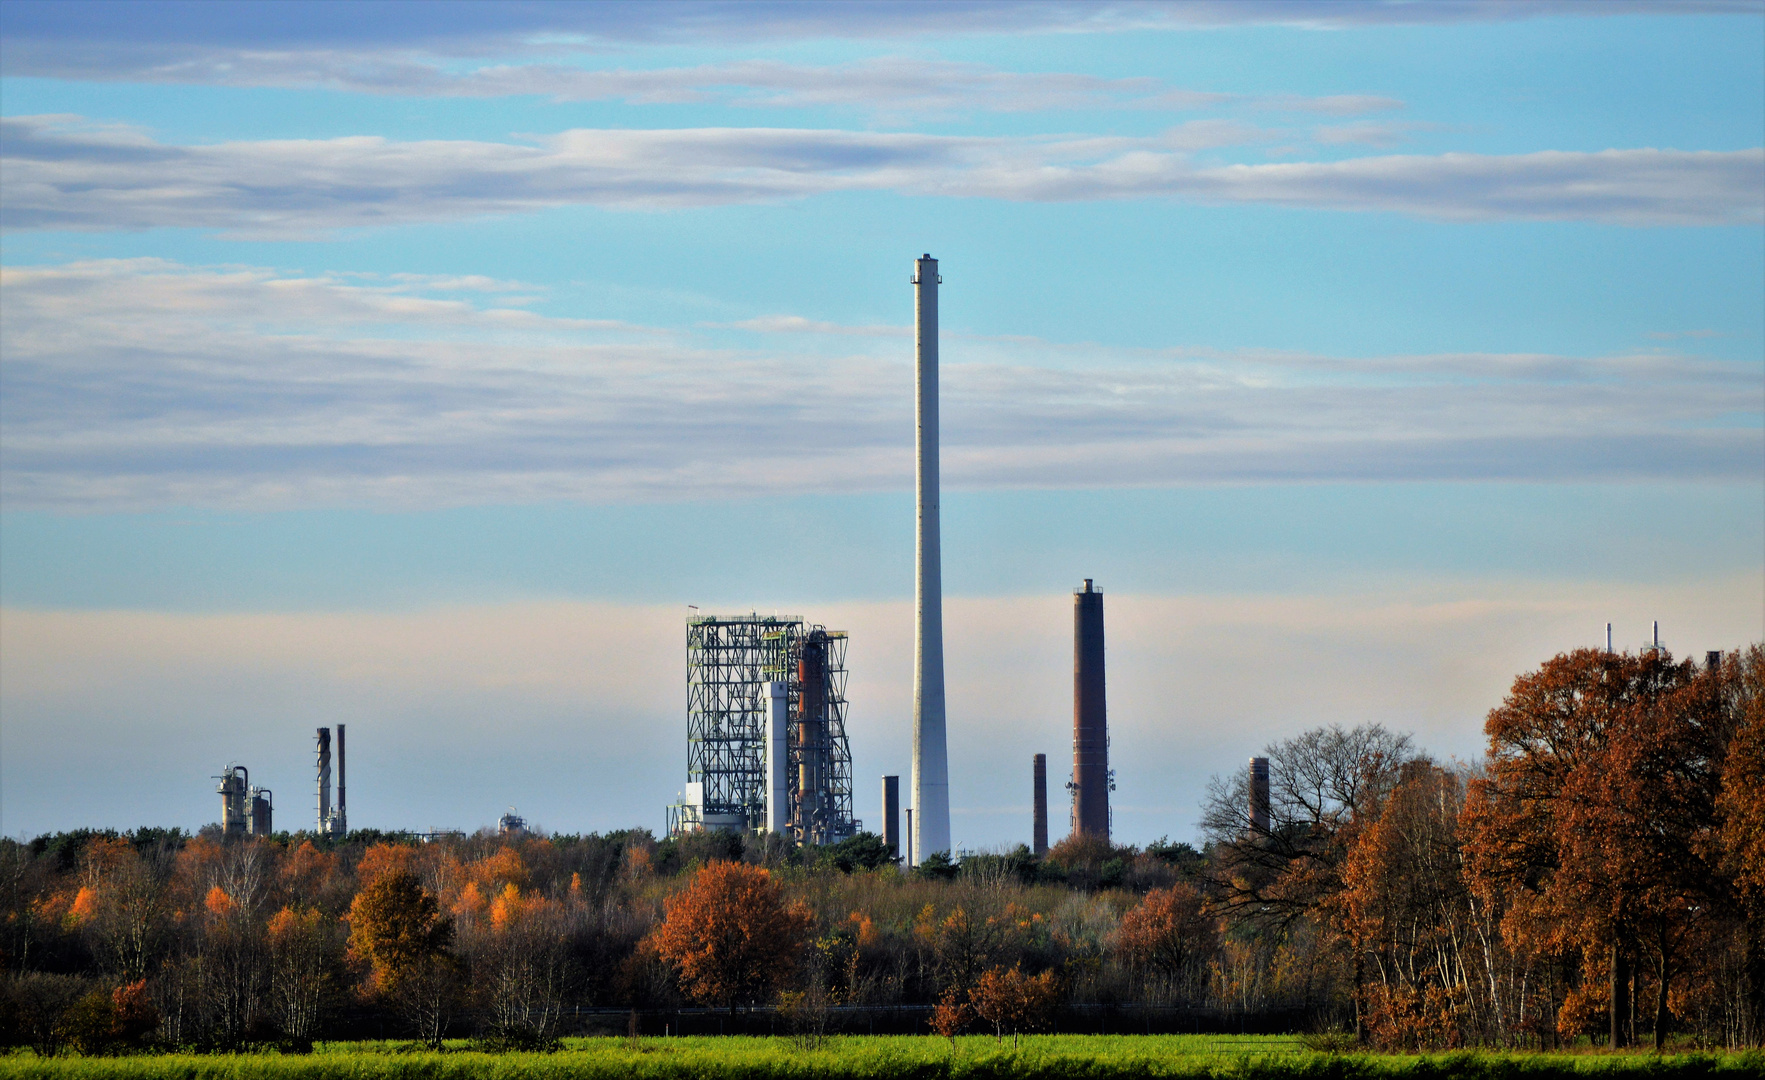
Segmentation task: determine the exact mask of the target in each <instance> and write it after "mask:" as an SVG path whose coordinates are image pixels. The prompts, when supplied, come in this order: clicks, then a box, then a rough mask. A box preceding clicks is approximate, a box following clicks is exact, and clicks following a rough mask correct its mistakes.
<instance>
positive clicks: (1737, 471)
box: [0, 0, 1765, 850]
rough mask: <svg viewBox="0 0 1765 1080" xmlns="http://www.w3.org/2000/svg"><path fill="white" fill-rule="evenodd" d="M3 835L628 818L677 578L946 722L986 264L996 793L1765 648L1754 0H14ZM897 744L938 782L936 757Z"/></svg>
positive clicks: (963, 697) (672, 771)
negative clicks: (321, 770)
mask: <svg viewBox="0 0 1765 1080" xmlns="http://www.w3.org/2000/svg"><path fill="white" fill-rule="evenodd" d="M0 116H3V120H0V124H3V126H0V834H4V835H10V836H28V835H35V834H38V833H42V832H47V831H53V830H60V829H71V828H78V827H111V828H119V829H127V828H134V827H138V826H142V825H165V826H181V827H183V828H185V829H195V828H197V827H199V826H201V825H203V824H205V823H207V822H210V821H213V820H216V819H217V818H218V816H219V809H218V804H219V799H218V797H217V796H216V795H215V794H214V786H215V780H214V779H213V777H214V776H215V775H216V774H218V773H219V772H220V771H221V770H222V768H223V767H225V766H226V765H228V764H230V763H234V762H237V763H240V764H243V765H245V766H246V767H247V768H249V769H250V774H251V778H252V781H253V782H254V783H256V784H260V785H262V786H265V787H268V788H270V789H272V791H273V792H274V793H275V805H276V822H277V825H278V826H279V827H282V828H294V827H300V826H301V825H303V824H306V823H308V822H309V821H310V819H311V817H312V805H313V801H314V796H313V792H312V769H311V761H312V759H311V754H312V737H313V731H314V728H315V727H317V726H320V725H335V724H338V723H343V724H347V725H348V726H349V730H350V736H351V737H350V740H349V745H350V749H351V751H352V753H351V755H350V781H351V782H350V789H351V792H350V794H351V798H350V823H351V825H352V826H355V827H374V828H383V829H403V828H410V829H429V828H461V829H467V830H472V829H477V828H480V827H484V826H488V825H491V824H493V823H494V822H495V820H496V818H497V816H498V815H499V814H501V813H502V812H504V811H505V810H506V809H508V808H509V807H515V808H517V809H518V811H519V812H520V813H521V814H522V815H523V816H525V817H526V818H528V820H529V821H530V822H532V823H534V824H536V825H537V826H539V827H542V828H544V829H547V830H550V831H552V832H558V833H575V832H588V831H605V830H609V829H618V828H627V827H633V826H643V827H648V828H651V829H652V830H656V831H658V832H659V831H660V830H661V827H662V821H663V807H664V806H665V805H666V804H667V803H669V802H671V801H672V800H673V799H674V798H675V797H676V795H677V794H678V793H679V792H680V791H681V789H682V788H683V787H684V784H685V781H686V739H685V729H686V678H685V675H686V671H685V647H684V646H685V635H686V627H685V620H686V617H687V616H688V615H689V614H690V613H691V609H690V608H689V606H688V605H693V606H696V607H697V608H698V609H700V610H702V611H704V612H712V613H731V614H733V613H741V612H750V611H757V612H763V613H767V614H771V613H775V612H776V613H780V614H790V615H802V616H803V617H805V618H807V619H808V620H810V621H811V622H815V623H821V624H825V625H827V626H829V627H830V628H834V629H843V630H846V631H848V632H849V633H850V634H851V644H850V652H849V655H848V666H849V668H850V670H851V680H850V686H849V697H850V701H851V706H850V718H849V734H850V740H851V748H852V755H853V760H854V772H855V775H856V778H857V782H856V796H855V809H856V812H857V815H858V817H859V818H861V819H864V820H865V823H866V825H867V826H868V827H871V828H876V827H877V825H878V822H879V815H880V796H879V791H880V782H879V778H880V777H881V776H883V775H885V774H899V775H902V776H903V777H905V776H907V775H908V774H909V773H910V767H911V762H910V754H911V710H912V653H913V641H912V606H913V450H912V448H913V411H912V410H913V368H912V361H913V357H912V345H913V342H912V336H911V322H912V310H913V308H912V304H913V296H912V286H911V285H910V284H909V281H908V279H909V276H910V275H911V272H912V261H913V259H914V257H915V256H917V255H919V254H921V253H924V252H929V253H931V254H933V255H935V256H936V257H938V258H939V259H940V269H941V271H942V273H943V275H944V285H943V286H942V289H941V297H940V302H941V307H942V324H943V337H942V362H943V371H942V379H943V398H942V403H943V429H942V436H943V452H944V457H943V482H944V488H945V492H944V499H943V515H944V516H943V529H944V534H943V543H944V560H945V561H944V587H945V621H946V641H947V644H946V667H947V679H948V687H949V689H948V695H949V739H950V774H951V775H950V780H951V804H952V831H953V834H954V840H955V843H956V845H957V846H958V848H961V849H966V850H993V849H999V848H1002V847H1005V846H1009V845H1014V844H1017V843H1020V842H1027V840H1028V839H1029V832H1030V790H1031V785H1030V779H1031V767H1030V766H1031V756H1032V755H1033V754H1035V753H1046V754H1047V755H1048V756H1049V758H1050V772H1051V777H1050V779H1051V786H1052V787H1053V788H1054V791H1053V792H1051V797H1053V799H1054V803H1055V805H1053V806H1052V807H1051V817H1052V819H1053V821H1054V832H1055V835H1056V836H1059V835H1060V834H1062V833H1063V832H1064V828H1065V822H1066V818H1067V815H1066V808H1065V806H1064V792H1062V791H1061V788H1060V784H1061V783H1062V782H1063V781H1064V779H1065V774H1066V772H1067V771H1068V769H1069V765H1068V764H1067V762H1068V761H1069V760H1070V759H1069V758H1068V756H1067V755H1068V754H1069V752H1070V748H1071V743H1070V739H1071V678H1070V670H1071V669H1070V657H1071V633H1072V631H1071V627H1072V617H1071V605H1072V600H1071V599H1070V596H1069V594H1070V592H1071V590H1072V589H1073V588H1074V587H1076V586H1078V585H1079V583H1080V582H1081V581H1082V579H1085V578H1092V579H1095V580H1096V581H1097V583H1098V584H1099V585H1100V586H1101V587H1102V588H1103V589H1104V590H1105V596H1106V600H1105V605H1106V620H1107V631H1106V633H1107V642H1108V659H1107V664H1108V697H1109V723H1110V732H1111V738H1112V743H1111V750H1110V755H1111V756H1110V763H1111V765H1112V767H1113V768H1114V770H1115V779H1116V790H1115V793H1114V796H1113V815H1114V819H1113V821H1114V833H1115V837H1116V838H1117V839H1118V840H1119V841H1121V842H1125V843H1133V844H1145V843H1148V842H1150V841H1153V840H1155V839H1157V838H1159V837H1161V836H1168V837H1170V838H1171V839H1175V840H1194V839H1195V838H1196V829H1197V825H1196V822H1197V819H1198V817H1199V809H1200V803H1201V800H1202V798H1203V796H1204V794H1205V791H1206V788H1207V785H1208V782H1209V779H1210V778H1211V777H1213V776H1215V775H1220V774H1224V773H1227V772H1230V771H1233V770H1237V769H1240V768H1242V767H1243V766H1244V763H1245V761H1246V759H1247V758H1248V757H1250V756H1252V755H1254V754H1256V753H1257V752H1258V751H1259V750H1260V749H1261V748H1262V747H1264V746H1266V745H1267V744H1269V743H1270V742H1272V741H1275V740H1279V739H1283V738H1287V737H1290V736H1292V735H1294V734H1296V733H1298V732H1300V731H1302V730H1305V729H1307V728H1310V727H1314V726H1317V725H1321V724H1343V725H1353V724H1360V723H1379V724H1383V725H1385V726H1386V727H1388V728H1391V729H1394V730H1399V731H1406V732H1411V733H1413V734H1414V736H1415V738H1416V741H1417V743H1418V744H1419V745H1420V746H1422V747H1424V748H1425V749H1427V750H1428V751H1429V752H1430V753H1432V754H1434V755H1435V756H1436V757H1438V758H1440V759H1442V760H1452V759H1457V760H1461V761H1467V762H1470V761H1474V760H1475V759H1476V758H1477V757H1478V756H1479V755H1480V753H1481V752H1482V748H1483V736H1482V722H1483V718H1484V716H1485V715H1486V714H1487V713H1488V711H1489V710H1490V709H1491V708H1492V707H1494V706H1496V705H1497V704H1499V702H1500V701H1501V698H1502V695H1503V694H1504V693H1505V691H1506V689H1507V688H1508V686H1509V685H1510V684H1511V683H1512V681H1513V679H1514V678H1515V676H1517V675H1519V674H1520V673H1522V672H1524V671H1527V670H1530V669H1533V668H1536V667H1537V666H1538V665H1539V664H1540V663H1542V662H1543V661H1544V660H1546V659H1548V658H1549V657H1550V656H1552V655H1554V654H1556V653H1558V652H1561V651H1564V650H1568V649H1573V648H1578V647H1588V646H1596V645H1602V644H1603V643H1604V638H1605V628H1606V624H1607V623H1608V622H1610V623H1612V624H1613V632H1614V636H1615V639H1616V643H1617V645H1618V646H1619V647H1620V648H1631V649H1635V648H1640V647H1642V646H1643V645H1644V644H1645V643H1646V642H1647V641H1649V640H1650V637H1651V634H1652V633H1653V626H1654V625H1655V624H1656V623H1657V622H1658V623H1659V626H1660V635H1661V640H1662V642H1663V644H1664V645H1666V646H1667V647H1668V648H1669V649H1671V650H1672V651H1673V652H1674V653H1675V654H1676V655H1683V656H1696V657H1700V658H1701V657H1702V655H1703V653H1704V651H1705V650H1709V649H1732V648H1736V647H1740V646H1743V645H1746V644H1748V643H1751V642H1756V641H1760V640H1762V639H1765V4H1760V3H1756V2H1703V3H1699V2H1690V3H1671V4H1669V3H1651V2H1640V0H1639V2H1617V0H1614V2H1598V0H1588V2H1579V3H1552V2H1540V3H1520V2H1505V0H1496V2H1472V0H1464V2H1460V0H1439V2H1429V3H1421V2H1404V0H1366V2H1362V0H1339V2H1335V3H1328V4H1320V3H1305V2H1298V0H1243V2H1237V3H1218V2H1195V3H1171V4H1163V3H1131V2H1125V3H1098V4H1092V3H1076V2H1062V3H1042V4H1035V3H1024V4H1019V3H1012V4H1004V3H991V2H950V3H941V4H933V3H871V2H852V3H844V4H803V3H779V2H769V0H759V2H753V3H743V4H734V3H722V2H693V0H683V2H678V3H672V4H639V3H619V2H610V3H600V4H571V3H544V4H539V3H500V4H489V3H477V2H471V0H461V2H456V3H450V4H445V5H433V4H424V5H411V4H406V3H399V2H375V3H335V4H304V3H278V2H234V3H230V4H225V5H215V4H204V3H161V2H152V0H143V2H129V3H78V2H58V3H37V2H33V0H8V2H7V3H6V4H5V5H4V7H0ZM905 786H906V784H905V783H904V784H903V787H905Z"/></svg>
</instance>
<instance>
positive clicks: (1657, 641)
mask: <svg viewBox="0 0 1765 1080" xmlns="http://www.w3.org/2000/svg"><path fill="white" fill-rule="evenodd" d="M1655 651H1656V652H1660V651H1661V620H1659V619H1656V620H1655Z"/></svg>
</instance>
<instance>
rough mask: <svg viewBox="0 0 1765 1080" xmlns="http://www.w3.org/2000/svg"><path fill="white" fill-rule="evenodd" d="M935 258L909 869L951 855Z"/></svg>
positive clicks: (918, 273) (926, 332)
mask: <svg viewBox="0 0 1765 1080" xmlns="http://www.w3.org/2000/svg"><path fill="white" fill-rule="evenodd" d="M942 280H943V278H941V277H939V276H938V260H936V259H934V258H932V257H931V255H929V254H927V255H924V256H921V257H920V258H919V259H917V260H915V262H914V264H913V326H914V340H915V346H916V350H915V351H916V357H915V360H916V364H915V370H916V375H915V380H914V382H915V389H916V398H917V405H918V418H917V419H918V433H917V442H918V447H917V449H918V457H917V468H916V470H915V472H916V483H915V487H916V489H917V492H916V493H917V495H918V500H919V510H918V518H919V528H918V534H917V539H916V543H915V560H914V561H915V570H916V581H915V589H914V592H915V601H916V605H915V606H916V612H915V614H916V616H917V621H916V626H915V633H914V637H913V807H914V809H915V810H917V811H918V813H917V814H916V815H915V816H914V817H913V818H911V819H909V820H910V821H911V824H910V825H909V827H908V834H909V835H908V842H907V852H908V861H909V863H910V864H911V865H915V866H917V865H918V862H917V861H915V860H922V859H924V858H925V857H926V856H927V855H931V854H934V853H936V852H940V851H949V850H950V763H949V757H948V753H947V749H946V746H945V741H944V584H943V569H942V567H943V557H942V555H941V552H940V546H939V529H938V284H939V283H940V282H941V281H942Z"/></svg>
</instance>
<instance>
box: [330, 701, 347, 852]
mask: <svg viewBox="0 0 1765 1080" xmlns="http://www.w3.org/2000/svg"><path fill="white" fill-rule="evenodd" d="M343 766H344V757H343V725H342V724H338V725H337V820H336V821H334V822H332V827H333V830H334V831H335V832H336V833H337V835H338V836H343V835H344V834H346V833H348V832H349V807H348V806H347V804H345V803H344V801H343Z"/></svg>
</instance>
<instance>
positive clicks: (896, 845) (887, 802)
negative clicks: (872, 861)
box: [882, 776, 901, 859]
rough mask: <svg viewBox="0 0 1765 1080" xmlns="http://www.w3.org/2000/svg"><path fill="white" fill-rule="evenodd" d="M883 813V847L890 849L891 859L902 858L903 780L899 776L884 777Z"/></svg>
mask: <svg viewBox="0 0 1765 1080" xmlns="http://www.w3.org/2000/svg"><path fill="white" fill-rule="evenodd" d="M882 811H883V846H885V847H887V848H888V849H889V858H891V859H899V858H900V857H901V778H900V777H899V776H885V777H883V788H882Z"/></svg>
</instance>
